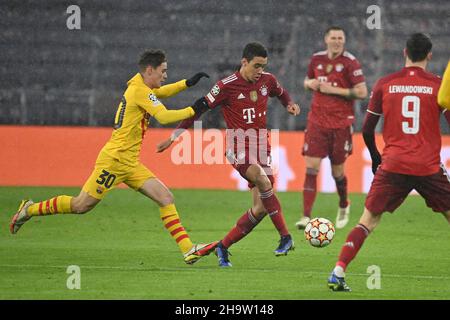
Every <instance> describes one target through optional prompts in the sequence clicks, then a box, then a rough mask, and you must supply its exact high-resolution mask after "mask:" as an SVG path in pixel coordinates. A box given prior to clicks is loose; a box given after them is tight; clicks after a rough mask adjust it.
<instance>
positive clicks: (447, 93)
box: [438, 61, 450, 110]
mask: <svg viewBox="0 0 450 320" xmlns="http://www.w3.org/2000/svg"><path fill="white" fill-rule="evenodd" d="M438 103H439V105H440V106H441V107H444V108H447V109H449V110H450V61H449V62H448V64H447V68H446V69H445V72H444V77H443V78H442V83H441V87H440V89H439V94H438Z"/></svg>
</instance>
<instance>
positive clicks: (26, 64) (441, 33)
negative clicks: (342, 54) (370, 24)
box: [0, 0, 450, 133]
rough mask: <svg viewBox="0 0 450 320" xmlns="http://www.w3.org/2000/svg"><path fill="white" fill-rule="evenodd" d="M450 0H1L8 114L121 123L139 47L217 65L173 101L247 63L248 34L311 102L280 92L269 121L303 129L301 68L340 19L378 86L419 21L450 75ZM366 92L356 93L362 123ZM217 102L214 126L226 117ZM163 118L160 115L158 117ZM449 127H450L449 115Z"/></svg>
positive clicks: (45, 120)
mask: <svg viewBox="0 0 450 320" xmlns="http://www.w3.org/2000/svg"><path fill="white" fill-rule="evenodd" d="M73 4H75V5H78V6H79V7H80V9H81V30H69V29H68V28H67V27H66V20H67V18H68V17H69V15H70V14H68V13H67V12H66V9H67V7H68V6H70V5H73ZM369 5H378V6H380V8H381V29H380V30H376V29H375V30H369V29H368V28H367V27H366V20H367V19H368V17H369V16H370V15H371V14H369V13H367V12H366V10H367V7H368V6H369ZM449 15H450V2H449V1H446V0H433V1H427V2H425V1H422V0H420V1H418V0H413V1H365V0H364V1H337V0H334V1H330V0H328V1H319V0H304V1H289V0H277V1H275V0H274V1H269V0H263V1H241V0H232V1H202V0H191V1H181V0H180V1H167V0H151V1H143V0H139V1H117V0H112V1H99V0H95V1H82V0H78V1H59V0H46V1H39V2H38V1H18V0H12V1H3V0H2V1H0V16H1V19H0V61H1V63H0V106H1V112H0V124H21V125H70V126H72V125H76V126H111V125H112V122H113V117H114V114H115V111H116V109H117V106H118V103H119V101H120V97H121V94H122V92H123V91H124V89H125V88H126V81H127V80H128V79H130V78H131V77H132V76H133V74H134V73H135V72H136V70H137V69H136V61H137V58H138V55H139V53H140V52H141V51H142V50H143V49H146V48H162V49H164V50H166V52H167V54H168V59H169V79H168V81H169V82H170V81H176V80H178V79H180V78H184V77H188V76H191V75H193V74H194V73H195V72H198V71H205V72H207V73H209V74H210V76H211V79H209V80H207V81H204V80H202V81H201V82H200V84H199V85H198V86H196V87H194V88H193V89H191V90H188V91H186V92H184V93H182V94H180V95H179V96H176V97H174V98H171V99H169V100H166V101H165V104H166V105H167V106H168V107H169V108H181V107H184V106H186V105H189V104H190V103H192V102H193V101H194V100H195V99H196V98H198V97H200V96H202V95H204V94H205V93H206V92H207V91H208V90H209V88H210V87H211V86H212V85H213V83H214V82H215V81H217V80H218V79H220V78H221V77H222V76H224V75H227V74H229V73H230V72H231V71H232V70H233V69H234V68H236V66H237V65H238V64H239V61H240V58H241V50H242V48H243V46H244V45H245V44H246V43H247V42H250V41H255V40H257V41H260V42H262V43H264V44H265V45H266V46H267V47H268V49H269V68H268V71H270V72H273V73H274V74H275V75H277V76H278V78H279V79H280V81H281V82H282V84H283V85H284V86H285V87H286V88H287V89H288V90H289V91H290V93H291V95H292V96H293V97H294V98H295V100H296V101H298V102H299V103H300V104H301V107H302V113H301V115H300V116H299V117H296V118H294V117H289V116H288V114H287V113H286V112H284V110H283V109H282V107H281V106H280V104H279V103H278V101H277V100H276V99H272V101H271V103H270V108H269V109H270V111H269V127H270V128H280V129H282V130H303V129H304V128H305V124H306V116H307V111H309V103H310V98H311V96H310V94H307V93H306V92H305V91H304V90H303V79H304V76H305V74H306V68H307V65H308V62H309V59H310V57H311V55H312V54H313V53H314V52H316V51H319V50H323V49H324V44H323V32H324V30H325V29H326V28H327V27H328V26H330V25H340V26H342V27H344V28H345V30H346V31H347V46H346V47H347V50H348V51H350V52H351V53H353V54H354V55H355V56H356V57H357V58H358V59H359V61H360V62H361V64H362V66H363V70H364V73H365V76H366V78H367V84H368V87H369V89H371V88H372V86H373V85H374V83H375V81H376V79H377V78H378V77H380V76H382V75H384V74H386V73H389V72H393V71H395V70H397V69H399V68H401V67H402V66H403V63H404V59H403V56H402V49H403V47H404V43H405V39H406V38H407V36H408V35H409V34H410V33H413V32H419V31H420V32H426V33H428V34H430V35H431V37H432V40H433V44H434V47H433V54H434V55H433V60H432V62H431V64H430V65H429V70H430V71H432V72H434V73H436V74H439V75H442V73H443V71H444V69H445V66H446V64H447V62H448V59H449V52H450V32H449V30H450V20H449V19H448V17H449ZM367 102H368V100H364V101H361V102H358V103H357V104H356V105H355V111H356V115H357V121H356V123H355V129H356V130H357V131H358V130H360V128H361V123H362V118H363V116H364V112H365V109H366V106H367ZM218 112H219V111H218V110H215V111H213V112H210V113H209V114H208V115H206V116H204V120H206V121H204V127H223V126H224V123H223V121H222V120H221V117H216V114H217V113H218ZM153 125H154V126H159V125H158V124H156V123H153ZM442 127H443V132H444V133H449V132H450V131H449V129H448V126H447V125H446V124H444V122H443V126H442Z"/></svg>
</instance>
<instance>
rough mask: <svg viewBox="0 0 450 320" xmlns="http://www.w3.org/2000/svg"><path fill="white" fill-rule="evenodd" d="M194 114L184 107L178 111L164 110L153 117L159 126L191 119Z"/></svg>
mask: <svg viewBox="0 0 450 320" xmlns="http://www.w3.org/2000/svg"><path fill="white" fill-rule="evenodd" d="M194 114H195V112H194V109H192V107H186V108H183V109H180V110H167V109H166V108H164V109H161V110H160V111H158V113H156V114H155V115H154V117H155V119H156V120H157V121H158V122H159V123H161V124H169V123H173V122H178V121H181V120H184V119H188V118H191V117H192V116H194Z"/></svg>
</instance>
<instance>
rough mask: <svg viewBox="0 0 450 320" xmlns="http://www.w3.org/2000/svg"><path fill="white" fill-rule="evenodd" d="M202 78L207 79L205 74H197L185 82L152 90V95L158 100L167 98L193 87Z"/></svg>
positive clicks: (207, 76)
mask: <svg viewBox="0 0 450 320" xmlns="http://www.w3.org/2000/svg"><path fill="white" fill-rule="evenodd" d="M203 77H206V78H209V75H208V74H207V73H205V72H198V73H196V74H195V75H194V76H192V77H191V78H189V79H187V80H180V81H178V82H175V83H171V84H166V85H165V86H162V87H161V88H157V89H153V93H154V94H155V95H156V97H158V98H159V99H164V98H168V97H171V96H174V95H176V94H178V93H180V92H181V91H183V90H186V89H187V88H189V87H192V86H195V85H196V84H197V83H198V82H199V81H200V79H201V78H203Z"/></svg>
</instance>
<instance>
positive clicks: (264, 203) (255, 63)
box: [158, 42, 300, 267]
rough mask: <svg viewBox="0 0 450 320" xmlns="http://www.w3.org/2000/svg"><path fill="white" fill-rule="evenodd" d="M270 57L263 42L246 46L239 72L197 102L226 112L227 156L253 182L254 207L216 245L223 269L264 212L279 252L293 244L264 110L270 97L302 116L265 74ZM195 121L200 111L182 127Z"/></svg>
mask: <svg viewBox="0 0 450 320" xmlns="http://www.w3.org/2000/svg"><path fill="white" fill-rule="evenodd" d="M267 61H268V58H267V50H266V48H265V47H264V46H263V45H262V44H260V43H257V42H254V43H249V44H247V45H246V46H245V48H244V51H243V56H242V60H241V67H240V69H239V71H236V72H235V73H233V74H231V75H230V76H228V77H226V78H224V79H222V80H220V81H218V82H217V83H216V84H215V85H214V87H213V88H212V89H211V91H210V92H209V93H208V94H207V95H206V97H203V98H201V99H199V100H197V101H196V103H195V105H196V106H197V108H198V109H199V110H200V106H203V110H204V111H206V110H209V109H212V108H215V107H217V106H219V105H220V106H222V114H223V116H224V119H225V122H226V124H227V127H228V129H227V153H226V155H227V159H228V160H229V161H230V163H231V164H232V165H233V167H234V168H235V169H236V170H237V171H238V172H239V173H240V175H241V176H242V177H244V178H245V179H246V180H247V181H248V182H249V187H250V188H251V189H252V193H253V206H252V207H251V208H250V209H248V210H247V211H246V212H245V213H244V214H243V215H242V216H241V217H240V218H239V219H238V221H237V223H236V225H235V226H234V227H233V228H232V229H231V230H230V232H229V233H228V234H227V235H226V236H225V237H224V238H223V239H222V240H221V241H220V242H219V244H218V247H217V249H216V253H217V255H218V257H219V265H220V266H222V267H230V266H231V263H230V261H229V258H228V248H229V247H230V246H231V245H232V244H233V243H236V242H238V241H239V240H241V239H242V238H243V237H245V236H246V235H247V234H248V233H249V232H250V231H252V229H253V228H254V227H256V225H257V224H258V223H259V222H260V221H261V220H262V219H263V218H264V216H265V215H266V214H268V215H269V216H270V218H271V220H272V222H273V224H274V225H275V227H276V229H277V230H278V232H279V234H280V236H281V239H280V243H279V246H278V248H277V249H276V250H275V255H277V256H280V255H286V254H287V253H288V251H289V250H292V249H293V248H294V243H293V241H292V237H291V235H290V234H289V232H288V229H287V226H286V222H285V220H284V216H283V213H282V211H281V205H280V203H279V201H278V199H277V197H276V195H275V193H274V192H273V189H272V188H273V183H274V178H273V175H272V172H271V163H270V144H269V142H268V140H267V136H268V132H267V129H266V114H267V102H268V99H269V97H277V98H278V99H279V100H280V102H281V103H282V104H283V106H285V107H286V110H287V112H289V113H290V114H292V115H298V114H299V113H300V107H299V106H298V105H297V104H295V103H294V102H293V101H292V99H291V97H290V96H289V93H288V92H287V91H286V90H285V89H284V88H283V87H282V86H281V85H280V83H279V82H278V81H277V79H276V78H275V76H274V75H272V74H271V73H268V72H264V69H265V67H266V65H267ZM195 119H198V115H197V114H196V115H195V117H192V118H190V119H187V120H184V121H183V122H182V123H180V125H179V126H178V128H183V129H187V128H189V127H190V126H191V125H192V123H193V122H194V120H195ZM179 134H180V130H176V131H175V132H174V134H173V135H172V137H171V139H168V140H166V141H164V142H162V143H161V144H159V146H158V151H159V152H161V151H163V150H165V149H166V148H168V147H169V146H170V144H171V143H172V142H173V140H174V138H175V136H177V135H179ZM261 137H262V139H261ZM236 141H237V143H236ZM240 142H242V143H240Z"/></svg>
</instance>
